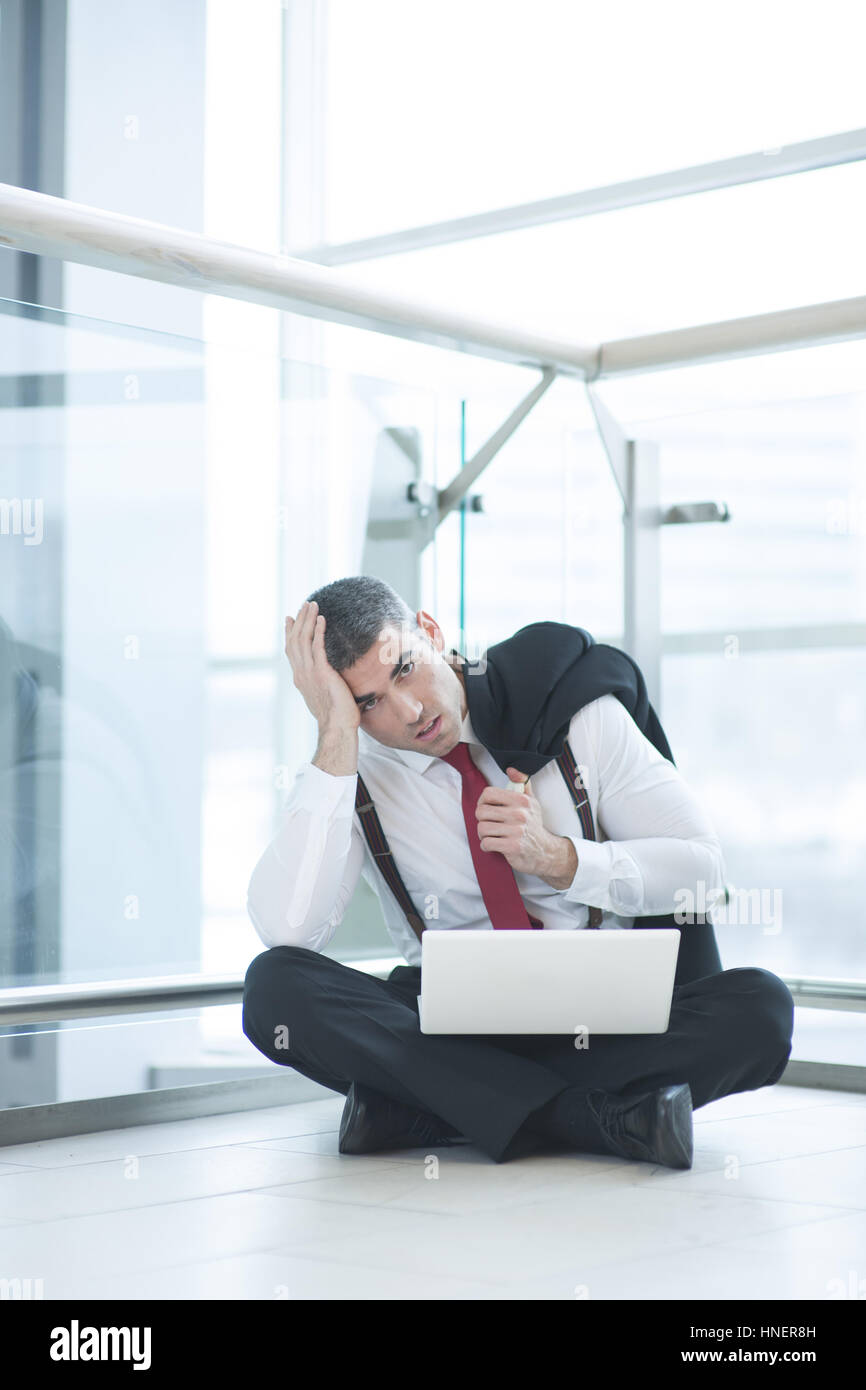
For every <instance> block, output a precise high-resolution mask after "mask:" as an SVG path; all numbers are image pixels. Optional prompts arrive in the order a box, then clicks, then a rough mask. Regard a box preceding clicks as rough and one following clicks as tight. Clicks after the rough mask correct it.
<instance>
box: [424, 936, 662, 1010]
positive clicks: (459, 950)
mask: <svg viewBox="0 0 866 1390" xmlns="http://www.w3.org/2000/svg"><path fill="white" fill-rule="evenodd" d="M679 944H680V933H679V932H678V931H677V930H676V929H675V928H674V927H664V928H659V929H658V930H654V929H648V930H644V929H643V928H640V929H639V930H638V931H634V930H630V929H629V930H624V931H609V930H608V931H606V930H601V931H587V930H574V931H528V930H526V931H493V930H491V931H481V930H475V929H472V930H462V929H457V930H440V931H437V930H435V929H433V930H431V929H430V928H428V929H427V930H426V931H425V932H424V933H423V935H422V937H421V993H420V994H419V996H418V1005H419V1017H420V1024H421V1032H422V1033H560V1034H573V1035H575V1037H577V1035H578V1033H580V1032H582V1031H585V1033H586V1034H587V1035H591V1034H593V1033H664V1032H666V1031H667V1026H668V1019H669V1017H670V1008H671V997H672V994H673V985H674V973H675V971H676V964H677V953H678V951H679Z"/></svg>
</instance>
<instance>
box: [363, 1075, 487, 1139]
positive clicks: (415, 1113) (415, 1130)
mask: <svg viewBox="0 0 866 1390" xmlns="http://www.w3.org/2000/svg"><path fill="white" fill-rule="evenodd" d="M461 1142H465V1140H464V1137H463V1135H462V1134H461V1133H460V1131H459V1130H457V1129H454V1128H453V1127H452V1126H451V1125H449V1124H446V1123H445V1121H444V1120H440V1119H439V1117H438V1115H431V1114H429V1113H428V1112H427V1111H425V1110H413V1109H412V1108H411V1107H410V1106H408V1105H401V1104H400V1102H399V1101H396V1100H389V1098H388V1097H387V1096H383V1095H381V1094H380V1093H379V1091H374V1090H373V1089H372V1087H370V1086H363V1085H361V1083H360V1082H359V1081H353V1082H352V1084H351V1086H350V1087H349V1090H348V1093H347V1095H346V1104H345V1105H344V1107H343V1118H342V1120H341V1121H340V1142H339V1150H340V1153H341V1154H366V1153H376V1152H377V1151H378V1150H380V1149H417V1148H442V1147H443V1146H445V1145H450V1144H459V1143H461Z"/></svg>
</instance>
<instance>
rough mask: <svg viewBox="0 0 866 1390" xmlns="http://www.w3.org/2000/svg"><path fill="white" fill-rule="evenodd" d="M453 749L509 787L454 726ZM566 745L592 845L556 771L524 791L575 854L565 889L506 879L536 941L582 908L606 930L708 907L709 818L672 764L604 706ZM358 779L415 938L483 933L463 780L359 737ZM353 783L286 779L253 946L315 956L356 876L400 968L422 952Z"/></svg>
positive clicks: (254, 892) (720, 869) (718, 881)
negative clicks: (409, 905) (376, 854)
mask: <svg viewBox="0 0 866 1390" xmlns="http://www.w3.org/2000/svg"><path fill="white" fill-rule="evenodd" d="M461 739H462V740H463V741H465V742H466V743H468V744H469V750H470V757H471V758H472V760H473V762H474V763H475V764H476V766H477V767H478V768H479V769H480V770H481V772H482V773H483V774H484V776H485V777H486V778H487V781H488V782H489V783H490V784H491V786H498V787H502V786H505V785H506V784H507V783H508V781H509V778H508V775H507V774H506V773H504V772H502V771H501V769H500V768H499V766H498V764H497V763H496V762H494V760H493V758H492V757H491V755H490V754H489V753H488V752H487V749H486V748H484V747H483V745H482V744H480V743H479V742H478V740H477V738H476V736H475V733H474V731H473V729H472V724H471V722H470V719H469V716H468V714H467V716H466V718H465V719H464V721H463V725H462V730H461ZM568 740H569V743H570V745H571V750H572V753H573V754H574V758H575V762H576V763H577V764H578V767H579V769H580V774H581V778H582V781H583V784H584V787H585V788H586V792H587V795H588V796H589V799H590V805H591V807H592V815H593V820H594V823H595V827H596V835H597V836H598V840H597V841H588V840H584V838H583V831H582V828H581V823H580V817H579V816H578V813H577V811H576V810H575V807H574V803H573V801H572V799H571V796H570V794H569V791H568V788H567V786H566V784H565V781H564V779H563V776H562V773H561V772H560V770H559V768H558V766H557V764H556V761H555V760H553V761H551V762H549V763H548V764H547V765H546V766H545V767H543V768H542V769H541V771H540V772H536V773H535V774H534V775H533V776H532V777H531V779H530V784H531V788H532V791H533V793H534V795H535V797H536V798H537V800H538V802H539V804H540V806H541V812H542V819H543V821H544V825H545V826H546V828H547V829H548V830H550V831H551V832H552V833H553V834H555V835H562V836H567V837H568V838H569V839H570V840H572V842H573V844H574V847H575V849H576V851H577V858H578V864H577V870H576V871H575V875H574V878H573V879H572V882H571V884H570V885H569V887H568V888H565V889H556V888H551V887H550V885H549V884H547V883H545V882H544V880H543V879H541V878H538V877H537V876H536V875H535V874H526V873H516V874H515V879H516V881H517V886H518V888H519V890H520V893H521V896H522V898H523V900H524V902H525V903H526V906H527V908H528V909H529V911H530V912H531V913H532V915H533V916H534V917H538V918H539V919H540V920H541V921H542V922H543V923H544V926H545V929H546V930H548V931H568V930H572V929H574V928H581V927H585V926H586V925H587V922H588V918H589V912H588V907H599V908H601V909H602V911H603V912H604V914H605V915H604V920H603V926H604V927H606V928H614V929H615V928H627V927H630V926H631V925H632V924H633V922H634V919H635V917H640V916H642V915H644V914H652V913H666V912H668V913H669V912H673V911H674V910H675V909H676V908H677V907H678V906H679V902H680V900H679V899H676V900H675V895H676V894H677V893H679V892H681V891H682V890H683V889H690V890H691V891H692V893H693V894H694V895H695V897H696V898H698V899H699V893H700V890H699V887H698V885H699V883H701V882H703V884H704V891H705V893H706V896H707V899H710V898H711V894H712V893H713V892H714V891H716V890H718V889H721V888H722V886H723V883H724V873H725V868H724V860H723V857H722V848H721V845H720V843H719V840H718V837H717V835H716V832H715V829H714V827H713V825H712V823H711V822H710V820H709V818H708V817H707V815H706V814H705V812H704V811H703V809H702V808H701V806H700V805H699V803H698V801H697V799H696V798H695V796H694V795H693V793H692V792H691V791H690V790H689V787H688V786H687V784H686V783H685V782H684V781H683V778H682V776H681V775H680V773H679V772H678V771H677V769H676V768H675V767H674V765H673V763H671V762H669V761H668V760H667V758H665V757H663V756H662V754H661V753H659V751H658V750H657V749H656V748H655V747H654V745H653V744H652V743H650V741H649V739H647V738H646V737H645V736H644V735H643V734H642V733H641V731H640V729H639V728H638V727H637V725H636V724H635V722H634V720H633V719H632V717H631V715H630V714H629V712H628V710H627V709H626V708H625V706H624V705H623V704H622V702H621V701H620V700H618V699H617V697H616V696H615V695H602V696H601V698H600V699H598V700H593V701H592V702H591V703H590V704H588V705H585V706H584V707H583V709H581V710H579V711H578V713H577V714H575V715H574V717H573V719H572V720H571V722H570V724H569V734H568ZM358 745H359V751H358V768H359V771H360V774H361V776H362V777H363V779H364V781H365V783H366V785H367V789H368V791H369V792H370V795H371V797H372V799H373V802H374V804H375V807H376V811H377V812H378V815H379V819H380V821H381V823H382V829H383V831H384V833H385V836H386V838H387V840H388V844H389V845H390V848H391V851H392V853H393V855H394V859H395V861H396V864H397V868H398V869H399V871H400V875H401V877H402V879H403V882H404V883H405V885H406V888H407V890H408V892H409V896H410V897H411V898H412V901H413V903H414V906H415V910H416V912H417V913H418V914H419V916H420V917H422V918H423V919H424V922H425V930H427V931H431V930H433V931H447V930H448V928H449V927H463V928H477V929H478V930H479V931H493V925H492V923H491V921H490V918H489V917H488V915H487V911H486V909H485V905H484V899H483V898H482V896H481V889H480V887H479V884H478V879H477V877H476V874H475V867H474V864H473V862H472V854H471V851H470V848H469V840H468V838H467V834H466V823H465V821H464V818H463V808H462V778H461V776H460V773H459V772H458V771H457V769H456V768H453V767H452V766H451V765H450V763H446V762H443V760H442V759H441V758H437V757H436V756H434V755H433V754H429V753H421V752H417V753H416V752H414V751H413V750H411V749H402V748H387V747H385V746H384V745H383V744H381V743H377V742H376V740H375V739H373V738H371V737H370V736H369V735H368V734H367V733H366V732H365V731H364V730H363V729H360V730H359V733H358ZM356 786H357V775H356V774H355V773H351V774H350V775H348V776H335V775H333V774H332V773H329V772H323V771H322V770H321V768H318V767H315V766H314V765H313V764H312V763H311V762H309V763H303V764H302V765H301V767H300V768H299V769H298V772H297V775H296V778H295V781H294V784H293V786H292V788H291V790H290V791H289V793H288V797H287V800H286V803H285V806H284V809H283V812H282V818H281V825H280V829H279V831H278V833H277V835H276V836H275V838H274V839H273V840H272V841H271V843H270V845H269V846H268V848H267V849H266V850H265V852H264V854H263V855H262V857H261V859H260V860H259V862H258V863H257V865H256V867H255V869H254V870H253V873H252V877H251V879H250V884H249V891H248V897H247V909H248V912H249V915H250V919H251V921H252V923H253V926H254V927H255V929H256V931H257V932H258V934H259V936H260V937H261V939H262V941H263V942H264V944H265V945H266V946H283V945H286V946H288V945H295V946H307V947H309V948H310V949H311V950H314V951H321V950H323V949H324V947H325V946H327V945H328V943H329V942H330V941H331V939H332V938H333V936H334V934H335V932H336V931H337V929H338V927H339V925H340V922H341V921H342V918H343V914H344V912H345V910H346V908H347V906H348V904H349V902H350V900H351V897H352V894H353V893H354V891H355V886H356V884H357V882H358V876H359V874H363V876H364V878H365V879H366V880H367V882H368V883H369V884H370V885H371V887H372V888H373V890H374V891H375V893H376V895H377V897H378V898H379V902H380V903H381V906H382V912H383V915H384V918H385V923H386V925H387V928H388V932H389V934H390V936H391V939H392V941H393V942H394V945H395V946H396V948H397V950H398V951H399V953H400V954H401V955H402V956H403V958H404V959H405V960H406V961H407V962H408V963H409V964H410V965H420V963H421V943H420V942H419V940H418V938H417V936H416V935H415V933H414V932H413V930H412V928H411V927H410V926H409V923H408V922H407V921H406V918H405V916H404V914H403V912H402V910H401V909H400V908H399V907H398V905H397V903H396V901H395V899H394V897H393V895H392V893H391V890H390V888H389V887H388V885H387V884H386V883H385V881H384V879H383V878H382V875H381V872H380V870H379V869H378V867H377V866H376V864H375V862H374V860H373V859H372V856H371V855H370V851H369V849H368V848H367V843H366V841H365V839H364V836H363V833H362V831H361V826H360V820H359V817H358V815H357V813H356V811H355V789H356Z"/></svg>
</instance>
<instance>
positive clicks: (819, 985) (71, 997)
mask: <svg viewBox="0 0 866 1390" xmlns="http://www.w3.org/2000/svg"><path fill="white" fill-rule="evenodd" d="M344 964H347V965H351V966H353V967H354V969H356V970H363V971H364V972H365V973H367V974H370V975H377V976H379V977H380V978H384V977H385V976H387V975H388V973H389V972H390V971H391V970H392V969H393V967H394V966H395V965H404V964H405V961H404V960H403V959H402V957H400V956H386V957H376V958H375V959H366V960H365V959H361V960H353V961H346V962H344ZM780 978H782V979H783V980H784V983H785V984H786V985H787V986H788V988H789V989H790V991H791V993H792V995H793V996H794V1002H795V1004H799V1005H800V1006H801V1007H802V1008H812V1009H833V1008H846V1009H864V1010H866V981H857V980H838V979H821V978H820V977H817V976H816V977H810V976H796V977H792V976H782V977H780ZM243 991H244V976H243V975H163V976H153V977H150V978H148V979H140V980H107V981H100V982H96V983H87V984H76V985H33V986H24V987H22V988H19V989H4V990H0V1028H4V1027H5V1028H12V1027H18V1026H20V1025H21V1024H29V1023H60V1022H63V1021H65V1020H69V1019H79V1018H98V1017H106V1016H108V1015H112V1014H133V1013H134V1014H144V1013H161V1012H171V1011H172V1010H175V1009H186V1008H208V1007H211V1006H216V1005H220V1004H223V1005H224V1004H239V1003H240V1002H241V1000H242V998H243Z"/></svg>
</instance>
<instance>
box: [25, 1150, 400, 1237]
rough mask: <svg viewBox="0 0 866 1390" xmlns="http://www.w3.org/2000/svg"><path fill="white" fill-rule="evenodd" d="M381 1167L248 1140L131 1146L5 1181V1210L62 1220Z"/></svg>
mask: <svg viewBox="0 0 866 1390" xmlns="http://www.w3.org/2000/svg"><path fill="white" fill-rule="evenodd" d="M378 1167H381V1164H380V1163H379V1162H378V1161H377V1160H376V1157H375V1155H372V1154H371V1155H370V1156H369V1157H365V1156H360V1155H359V1156H358V1157H357V1158H356V1159H354V1160H353V1161H352V1162H351V1164H350V1162H349V1160H348V1158H330V1157H326V1156H324V1155H321V1154H304V1153H285V1152H280V1151H276V1150H272V1149H251V1148H244V1147H232V1146H230V1145H227V1146H226V1147H224V1148H213V1149H201V1150H195V1149H193V1150H184V1151H182V1152H178V1153H169V1154H145V1155H138V1154H128V1155H127V1156H126V1157H124V1158H122V1159H121V1158H118V1159H111V1160H108V1161H103V1162H101V1163H77V1164H74V1165H73V1166H72V1167H70V1168H65V1169H63V1170H62V1171H60V1172H58V1170H57V1169H56V1168H52V1169H41V1170H37V1169H28V1170H26V1171H22V1172H21V1173H18V1174H13V1175H10V1176H9V1177H8V1178H7V1179H6V1181H5V1182H3V1183H0V1216H8V1217H17V1218H18V1219H24V1220H29V1221H54V1220H57V1219H59V1218H65V1217H74V1216H85V1215H88V1214H91V1213H96V1212H108V1211H123V1210H126V1209H129V1208H133V1207H145V1206H158V1205H160V1204H162V1203H166V1202H183V1201H188V1200H190V1199H192V1198H198V1197H210V1196H216V1195H218V1194H219V1193H225V1192H246V1191H249V1190H253V1189H257V1188H263V1187H273V1186H277V1185H279V1186H280V1189H281V1190H282V1187H283V1186H284V1185H286V1184H293V1183H296V1182H298V1183H306V1182H309V1181H310V1180H311V1179H315V1178H319V1179H321V1178H332V1179H333V1178H335V1177H337V1178H339V1177H349V1174H350V1172H351V1174H352V1175H353V1176H354V1178H355V1180H357V1179H358V1177H359V1176H360V1175H361V1173H365V1172H368V1171H369V1170H370V1169H374V1170H375V1169H376V1168H378Z"/></svg>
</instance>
